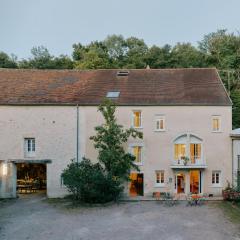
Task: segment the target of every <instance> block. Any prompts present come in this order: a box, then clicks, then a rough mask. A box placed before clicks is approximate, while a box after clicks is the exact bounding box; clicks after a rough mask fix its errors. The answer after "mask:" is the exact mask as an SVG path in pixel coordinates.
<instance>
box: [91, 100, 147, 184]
mask: <svg viewBox="0 0 240 240" xmlns="http://www.w3.org/2000/svg"><path fill="white" fill-rule="evenodd" d="M98 110H99V111H100V112H101V113H102V115H103V117H104V120H105V123H104V124H102V125H101V126H97V127H96V128H95V131H96V132H97V134H96V136H92V137H90V139H91V140H93V141H94V147H95V148H96V149H97V150H98V160H99V163H100V164H101V165H102V166H103V167H104V169H106V171H107V172H108V174H110V175H111V176H114V177H116V178H118V179H124V180H127V179H128V178H129V173H130V169H131V168H135V169H137V167H136V165H135V164H134V160H135V157H134V156H133V155H131V154H130V153H128V152H126V151H125V149H124V147H123V144H124V143H126V142H127V141H128V139H129V137H133V138H142V137H143V134H142V132H139V131H136V130H135V129H133V128H130V129H126V130H125V129H123V126H122V125H119V124H118V123H117V120H116V118H115V111H116V106H115V105H114V104H113V102H112V101H110V100H105V101H104V102H103V104H101V105H100V106H99V108H98Z"/></svg>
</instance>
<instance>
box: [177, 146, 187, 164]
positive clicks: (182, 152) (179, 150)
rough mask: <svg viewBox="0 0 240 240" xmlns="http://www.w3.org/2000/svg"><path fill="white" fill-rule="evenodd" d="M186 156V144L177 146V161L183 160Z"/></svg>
mask: <svg viewBox="0 0 240 240" xmlns="http://www.w3.org/2000/svg"><path fill="white" fill-rule="evenodd" d="M185 156H186V144H175V160H180V159H183V158H184V157H185Z"/></svg>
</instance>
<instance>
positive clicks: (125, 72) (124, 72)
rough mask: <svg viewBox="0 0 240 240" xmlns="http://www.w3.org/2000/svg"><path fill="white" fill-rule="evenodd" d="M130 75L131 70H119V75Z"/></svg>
mask: <svg viewBox="0 0 240 240" xmlns="http://www.w3.org/2000/svg"><path fill="white" fill-rule="evenodd" d="M128 75H129V71H127V70H120V71H118V72H117V76H120V77H124V76H128Z"/></svg>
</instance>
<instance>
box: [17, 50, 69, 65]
mask: <svg viewBox="0 0 240 240" xmlns="http://www.w3.org/2000/svg"><path fill="white" fill-rule="evenodd" d="M31 54H32V57H31V58H29V59H28V60H26V59H24V60H22V61H20V62H19V67H20V68H36V69H71V68H73V62H72V60H71V59H70V58H69V57H67V56H65V55H60V56H59V57H54V56H52V55H51V54H50V53H49V51H48V49H47V48H45V47H43V46H39V47H33V48H32V50H31Z"/></svg>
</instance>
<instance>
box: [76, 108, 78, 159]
mask: <svg viewBox="0 0 240 240" xmlns="http://www.w3.org/2000/svg"><path fill="white" fill-rule="evenodd" d="M76 110H77V134H76V137H77V139H76V144H77V146H76V147H77V148H76V150H77V151H76V161H77V163H78V162H79V106H78V104H77V109H76Z"/></svg>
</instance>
